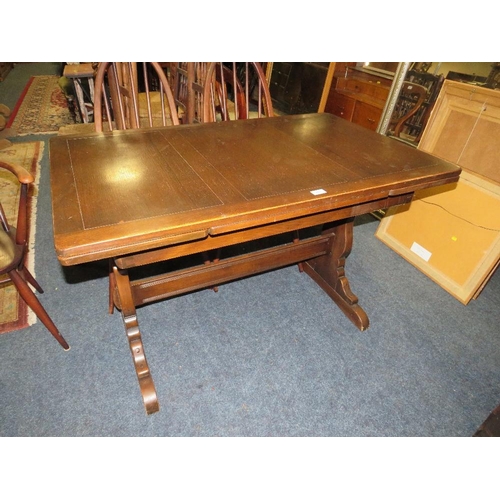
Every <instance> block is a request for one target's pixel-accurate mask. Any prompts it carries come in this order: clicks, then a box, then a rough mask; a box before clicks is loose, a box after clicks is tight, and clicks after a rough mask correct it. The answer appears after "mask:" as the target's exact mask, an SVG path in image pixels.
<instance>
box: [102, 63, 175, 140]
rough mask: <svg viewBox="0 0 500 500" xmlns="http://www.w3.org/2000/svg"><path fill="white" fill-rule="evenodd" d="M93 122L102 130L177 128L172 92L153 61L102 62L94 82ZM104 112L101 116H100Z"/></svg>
mask: <svg viewBox="0 0 500 500" xmlns="http://www.w3.org/2000/svg"><path fill="white" fill-rule="evenodd" d="M94 103H95V104H94V122H95V129H96V132H102V131H103V121H104V120H106V121H107V124H108V127H109V129H110V130H113V129H114V128H116V129H118V130H125V129H131V128H147V127H161V126H167V125H179V118H178V116H177V110H176V106H175V101H174V97H173V94H172V90H171V88H170V85H169V83H168V80H167V76H166V75H165V72H164V71H163V69H162V68H161V66H160V65H159V64H158V63H157V62H149V63H135V62H121V63H117V62H102V63H99V67H98V69H97V74H96V79H95V94H94ZM103 113H104V115H103Z"/></svg>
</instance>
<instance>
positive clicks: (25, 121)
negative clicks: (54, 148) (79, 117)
mask: <svg viewBox="0 0 500 500" xmlns="http://www.w3.org/2000/svg"><path fill="white" fill-rule="evenodd" d="M74 123H75V121H74V119H73V116H72V115H71V112H70V110H69V107H68V101H67V99H66V97H65V95H64V93H63V91H62V90H61V87H60V86H59V77H58V76H33V77H31V78H30V80H29V82H28V84H27V85H26V87H25V89H24V90H23V93H22V94H21V97H20V98H19V100H18V102H17V104H16V106H15V107H14V109H13V111H12V114H11V116H10V118H9V121H8V122H7V128H10V129H12V132H14V133H15V135H32V134H52V133H57V131H58V130H59V127H63V126H65V125H70V124H74Z"/></svg>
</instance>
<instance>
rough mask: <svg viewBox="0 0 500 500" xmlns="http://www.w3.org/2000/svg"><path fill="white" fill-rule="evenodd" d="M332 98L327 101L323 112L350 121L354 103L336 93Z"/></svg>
mask: <svg viewBox="0 0 500 500" xmlns="http://www.w3.org/2000/svg"><path fill="white" fill-rule="evenodd" d="M332 97H333V98H331V99H329V100H328V102H327V104H326V106H325V111H326V112H327V113H333V114H334V115H337V116H340V118H345V119H346V120H349V121H351V120H352V113H353V111H354V105H355V103H356V101H355V100H354V99H351V98H350V97H347V96H345V95H342V94H339V93H338V92H333V95H332Z"/></svg>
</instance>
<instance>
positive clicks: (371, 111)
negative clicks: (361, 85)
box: [352, 101, 382, 130]
mask: <svg viewBox="0 0 500 500" xmlns="http://www.w3.org/2000/svg"><path fill="white" fill-rule="evenodd" d="M381 115H382V110H381V109H380V108H376V107H375V106H371V105H370V104H366V103H364V102H359V101H358V102H356V106H355V108H354V113H353V115H352V122H353V123H357V124H359V125H361V126H362V127H365V128H368V129H370V130H377V126H378V122H379V121H380V117H381Z"/></svg>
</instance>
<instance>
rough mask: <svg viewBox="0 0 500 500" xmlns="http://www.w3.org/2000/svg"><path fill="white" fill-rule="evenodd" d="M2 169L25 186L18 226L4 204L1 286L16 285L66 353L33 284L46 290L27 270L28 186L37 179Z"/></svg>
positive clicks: (0, 234)
mask: <svg viewBox="0 0 500 500" xmlns="http://www.w3.org/2000/svg"><path fill="white" fill-rule="evenodd" d="M0 168H3V169H5V170H8V171H9V172H11V173H12V174H14V175H15V176H16V178H17V180H18V181H19V183H20V184H21V190H20V196H19V207H18V217H17V227H15V228H14V227H11V226H9V223H8V221H7V217H6V214H5V212H4V210H3V207H2V205H1V204H0V275H1V277H2V279H1V280H0V283H7V282H12V283H13V284H14V286H15V287H16V289H17V291H18V292H19V295H20V297H21V298H22V299H23V300H24V301H25V302H26V304H28V306H29V307H30V308H31V309H32V310H33V311H34V312H35V314H36V315H37V316H38V318H39V319H40V321H41V322H42V323H43V324H44V325H45V326H46V327H47V329H48V330H49V332H50V333H51V334H52V336H53V337H54V338H55V339H56V340H57V341H58V342H59V344H60V345H61V346H62V347H63V349H64V350H65V351H67V350H69V345H68V343H67V342H66V340H64V338H63V337H62V335H61V334H60V333H59V330H58V329H57V327H56V325H55V324H54V322H53V321H52V319H51V318H50V316H49V315H48V314H47V312H46V311H45V309H44V308H43V306H42V304H41V303H40V301H39V300H38V298H37V297H36V295H35V294H34V293H33V291H32V290H31V288H30V286H29V285H28V283H29V284H31V285H32V286H33V287H34V288H35V289H36V290H37V291H38V292H39V293H43V290H42V287H41V286H40V285H39V284H38V282H37V281H36V280H35V278H33V276H32V275H31V273H30V272H29V271H28V269H27V268H26V267H25V265H24V264H25V259H26V253H27V201H28V187H29V185H30V184H31V183H32V182H33V180H34V179H33V176H32V175H31V174H30V173H29V172H28V171H27V170H25V169H24V168H22V167H21V166H19V165H16V164H13V163H7V162H3V161H0Z"/></svg>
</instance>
